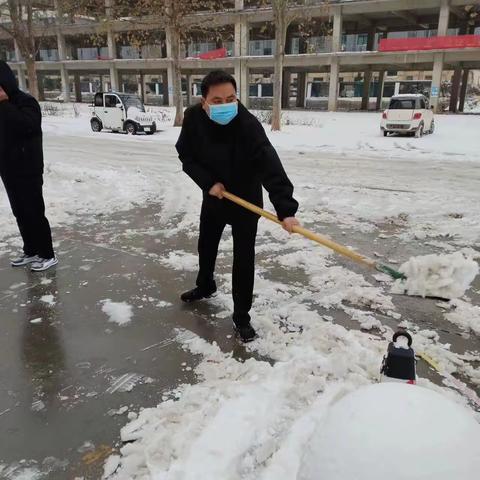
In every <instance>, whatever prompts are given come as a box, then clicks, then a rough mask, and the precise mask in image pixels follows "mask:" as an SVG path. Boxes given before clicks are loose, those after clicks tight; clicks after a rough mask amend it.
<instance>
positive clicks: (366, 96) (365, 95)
mask: <svg viewBox="0 0 480 480" xmlns="http://www.w3.org/2000/svg"><path fill="white" fill-rule="evenodd" d="M371 82H372V71H371V70H365V72H364V73H363V92H362V106H361V109H362V110H368V108H369V104H370V83H371Z"/></svg>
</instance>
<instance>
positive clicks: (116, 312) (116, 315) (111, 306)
mask: <svg viewBox="0 0 480 480" xmlns="http://www.w3.org/2000/svg"><path fill="white" fill-rule="evenodd" d="M102 303H103V305H102V312H103V313H106V314H107V315H108V320H109V321H110V322H113V323H116V324H118V325H126V324H127V323H130V321H131V320H132V317H133V307H132V306H131V305H129V304H128V303H126V302H112V301H111V300H110V299H106V300H102Z"/></svg>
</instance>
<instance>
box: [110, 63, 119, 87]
mask: <svg viewBox="0 0 480 480" xmlns="http://www.w3.org/2000/svg"><path fill="white" fill-rule="evenodd" d="M110 85H111V86H112V91H114V92H118V91H119V90H120V78H119V75H118V70H117V67H116V66H115V65H114V64H113V63H112V65H110Z"/></svg>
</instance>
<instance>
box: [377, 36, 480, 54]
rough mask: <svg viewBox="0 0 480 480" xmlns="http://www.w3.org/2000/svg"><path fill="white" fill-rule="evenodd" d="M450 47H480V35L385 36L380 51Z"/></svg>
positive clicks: (381, 41) (443, 48)
mask: <svg viewBox="0 0 480 480" xmlns="http://www.w3.org/2000/svg"><path fill="white" fill-rule="evenodd" d="M449 48H480V35H456V36H448V37H429V38H383V39H382V40H380V45H379V51H380V52H406V51H409V50H445V49H449Z"/></svg>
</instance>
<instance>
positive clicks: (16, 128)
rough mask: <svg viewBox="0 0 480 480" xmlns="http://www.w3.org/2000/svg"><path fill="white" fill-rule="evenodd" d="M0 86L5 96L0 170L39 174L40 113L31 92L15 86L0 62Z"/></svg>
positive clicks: (1, 113)
mask: <svg viewBox="0 0 480 480" xmlns="http://www.w3.org/2000/svg"><path fill="white" fill-rule="evenodd" d="M0 86H1V87H2V88H3V89H4V90H5V92H6V94H7V95H8V97H9V100H8V101H3V102H0V128H1V129H2V132H1V133H0V142H1V146H0V173H2V175H7V176H11V175H14V176H22V175H28V176H31V175H41V174H42V173H43V151H42V114H41V110H40V105H39V104H38V102H37V101H36V100H35V98H33V97H32V96H31V95H28V94H27V93H24V92H21V91H20V90H19V89H18V86H17V82H16V79H15V76H14V74H13V72H12V70H11V69H10V67H9V66H8V65H7V64H6V63H5V62H3V61H0Z"/></svg>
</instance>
